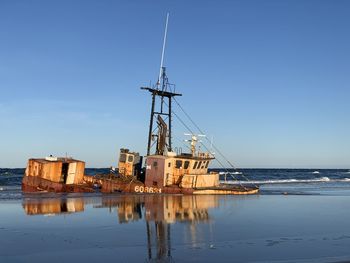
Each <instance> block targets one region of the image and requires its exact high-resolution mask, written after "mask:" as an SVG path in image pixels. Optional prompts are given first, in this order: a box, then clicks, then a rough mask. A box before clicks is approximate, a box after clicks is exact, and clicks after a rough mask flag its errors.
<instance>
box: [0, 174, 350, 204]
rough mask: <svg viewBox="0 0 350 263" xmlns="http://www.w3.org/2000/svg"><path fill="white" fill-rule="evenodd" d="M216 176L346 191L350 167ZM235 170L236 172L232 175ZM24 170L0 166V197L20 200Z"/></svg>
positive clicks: (275, 189) (264, 190)
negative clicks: (349, 168) (348, 168)
mask: <svg viewBox="0 0 350 263" xmlns="http://www.w3.org/2000/svg"><path fill="white" fill-rule="evenodd" d="M213 170H215V171H218V172H220V173H221V175H220V179H221V181H222V182H224V181H226V182H227V183H230V184H253V185H257V186H259V187H260V190H261V191H260V194H263V195H269V194H311V195H348V194H350V170H347V169H241V170H239V172H236V171H233V170H229V171H231V172H232V173H231V175H226V176H225V175H224V174H223V173H224V171H223V170H221V169H213ZM108 172H109V169H107V168H106V169H103V168H99V169H97V168H87V169H86V170H85V173H86V174H88V175H94V174H103V173H108ZM235 172H236V174H234V173H235ZM23 174H24V169H1V168H0V200H8V199H21V198H22V193H21V181H22V177H23Z"/></svg>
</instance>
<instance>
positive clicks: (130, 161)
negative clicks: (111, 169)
mask: <svg viewBox="0 0 350 263" xmlns="http://www.w3.org/2000/svg"><path fill="white" fill-rule="evenodd" d="M133 161H134V156H132V155H129V156H128V162H129V163H132V162H133Z"/></svg>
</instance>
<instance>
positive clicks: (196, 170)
mask: <svg viewBox="0 0 350 263" xmlns="http://www.w3.org/2000/svg"><path fill="white" fill-rule="evenodd" d="M213 159H214V158H213V157H211V156H210V154H208V153H203V154H202V155H201V156H192V155H190V154H181V155H175V154H173V153H170V154H168V155H166V156H165V155H150V156H148V157H147V160H146V180H145V185H146V186H148V187H165V186H175V185H177V186H180V187H181V188H205V187H214V186H218V185H219V175H218V173H211V172H208V166H209V163H210V161H211V160H213Z"/></svg>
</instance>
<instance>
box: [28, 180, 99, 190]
mask: <svg viewBox="0 0 350 263" xmlns="http://www.w3.org/2000/svg"><path fill="white" fill-rule="evenodd" d="M22 191H23V192H43V191H47V192H56V193H59V192H67V193H84V192H94V189H93V188H92V187H90V186H89V185H87V184H63V183H57V182H53V181H50V180H47V179H44V178H41V177H38V176H24V177H23V180H22Z"/></svg>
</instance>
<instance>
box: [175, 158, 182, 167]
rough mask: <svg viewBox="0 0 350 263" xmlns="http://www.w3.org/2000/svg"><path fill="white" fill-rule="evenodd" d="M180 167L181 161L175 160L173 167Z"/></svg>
mask: <svg viewBox="0 0 350 263" xmlns="http://www.w3.org/2000/svg"><path fill="white" fill-rule="evenodd" d="M181 167H182V161H180V160H177V161H176V163H175V168H177V169H179V168H181Z"/></svg>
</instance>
